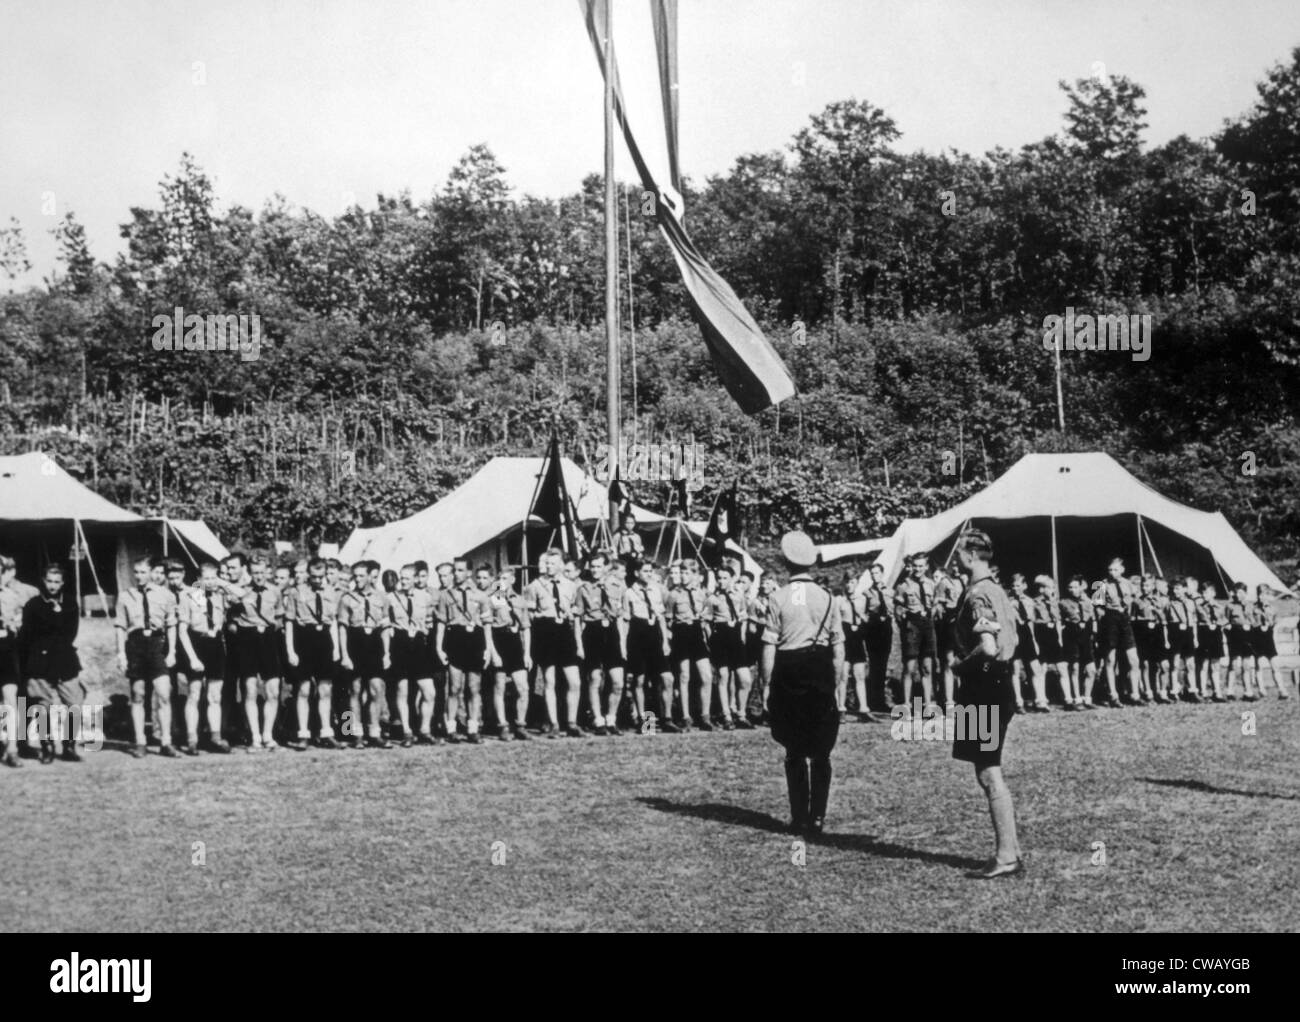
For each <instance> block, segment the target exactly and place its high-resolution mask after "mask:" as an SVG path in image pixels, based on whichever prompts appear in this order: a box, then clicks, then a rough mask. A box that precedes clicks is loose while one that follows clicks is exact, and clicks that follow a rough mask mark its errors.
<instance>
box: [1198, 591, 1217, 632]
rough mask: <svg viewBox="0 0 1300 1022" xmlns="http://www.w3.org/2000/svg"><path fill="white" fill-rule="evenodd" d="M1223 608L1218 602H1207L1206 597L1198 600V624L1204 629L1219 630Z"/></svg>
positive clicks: (1200, 597)
mask: <svg viewBox="0 0 1300 1022" xmlns="http://www.w3.org/2000/svg"><path fill="white" fill-rule="evenodd" d="M1221 611H1222V607H1221V606H1220V605H1219V602H1218V601H1217V600H1207V599H1206V598H1205V597H1204V596H1199V597H1197V599H1196V622H1197V624H1199V625H1200V626H1201V627H1202V628H1219V627H1221V626H1220V624H1219V615H1220V612H1221Z"/></svg>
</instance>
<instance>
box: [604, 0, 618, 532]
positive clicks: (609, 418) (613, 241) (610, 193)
mask: <svg viewBox="0 0 1300 1022" xmlns="http://www.w3.org/2000/svg"><path fill="white" fill-rule="evenodd" d="M604 4H605V355H606V369H605V416H606V424H607V430H608V434H609V452H610V478H616V477H617V476H618V468H619V461H620V450H619V387H618V381H619V365H618V204H617V201H616V199H615V195H614V21H613V18H614V10H613V7H614V4H613V0H604ZM613 514H614V511H613V507H612V504H611V508H610V517H611V520H612V518H613Z"/></svg>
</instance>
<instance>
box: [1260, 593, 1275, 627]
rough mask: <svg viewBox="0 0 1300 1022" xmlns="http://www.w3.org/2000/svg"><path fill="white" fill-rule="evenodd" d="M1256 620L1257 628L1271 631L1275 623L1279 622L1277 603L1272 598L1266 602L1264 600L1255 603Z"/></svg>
mask: <svg viewBox="0 0 1300 1022" xmlns="http://www.w3.org/2000/svg"><path fill="white" fill-rule="evenodd" d="M1255 620H1256V624H1255V627H1256V628H1262V629H1264V630H1265V631H1269V632H1271V631H1272V630H1273V625H1274V624H1276V623H1277V610H1276V609H1275V604H1274V603H1273V602H1272V601H1271V600H1270V601H1269V602H1268V603H1264V602H1263V601H1262V600H1260V601H1257V602H1256V603H1255Z"/></svg>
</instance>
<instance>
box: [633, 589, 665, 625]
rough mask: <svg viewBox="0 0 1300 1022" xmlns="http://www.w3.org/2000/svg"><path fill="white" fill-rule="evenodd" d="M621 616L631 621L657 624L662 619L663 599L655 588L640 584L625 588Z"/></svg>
mask: <svg viewBox="0 0 1300 1022" xmlns="http://www.w3.org/2000/svg"><path fill="white" fill-rule="evenodd" d="M623 616H624V617H626V618H628V619H630V620H632V621H645V622H646V623H648V624H658V623H659V622H660V621H662V620H663V619H664V599H663V595H662V594H661V593H660V592H659V589H658V588H657V587H655V586H652V585H651V586H645V585H642V584H641V583H640V582H637V583H636V584H635V585H630V586H628V587H627V591H626V592H624V593H623Z"/></svg>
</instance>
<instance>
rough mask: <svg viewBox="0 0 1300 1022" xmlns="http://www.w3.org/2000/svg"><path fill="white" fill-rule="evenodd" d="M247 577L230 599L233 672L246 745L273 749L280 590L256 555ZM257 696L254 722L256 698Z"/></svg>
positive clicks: (252, 748)
mask: <svg viewBox="0 0 1300 1022" xmlns="http://www.w3.org/2000/svg"><path fill="white" fill-rule="evenodd" d="M249 573H250V576H251V578H250V581H249V583H248V584H247V585H238V586H237V587H236V589H235V594H236V595H235V596H234V598H233V600H232V617H233V619H234V625H235V641H234V644H233V645H234V652H235V658H234V659H235V664H236V672H235V673H236V675H237V676H238V678H239V681H240V683H241V685H242V693H241V695H242V696H243V703H244V717H245V719H246V720H247V721H248V731H249V735H250V740H249V751H250V752H259V751H267V752H274V751H276V750H277V749H278V748H279V745H278V744H277V743H276V741H275V720H276V717H277V716H278V713H279V709H280V678H281V675H282V673H283V671H282V669H281V662H280V622H281V619H282V617H283V609H282V607H281V599H280V590H278V589H276V588H275V586H274V585H272V584H271V565H270V563H269V562H268V561H267V560H266V559H265V558H264V557H255V558H254V559H253V561H252V563H251V564H250V565H249ZM259 698H260V699H261V700H262V711H261V720H260V724H261V726H260V727H259V714H258V699H259Z"/></svg>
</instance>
